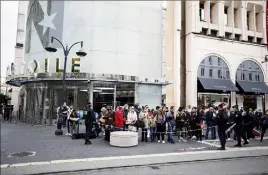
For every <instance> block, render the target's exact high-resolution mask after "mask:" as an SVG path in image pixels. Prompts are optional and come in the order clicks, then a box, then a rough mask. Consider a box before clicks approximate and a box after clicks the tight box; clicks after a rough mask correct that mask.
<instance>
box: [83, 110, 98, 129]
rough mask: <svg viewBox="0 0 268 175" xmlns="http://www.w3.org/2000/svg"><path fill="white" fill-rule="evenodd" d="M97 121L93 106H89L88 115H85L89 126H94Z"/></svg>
mask: <svg viewBox="0 0 268 175" xmlns="http://www.w3.org/2000/svg"><path fill="white" fill-rule="evenodd" d="M95 121H96V117H95V112H94V111H93V109H92V108H89V109H88V111H87V115H86V117H85V124H86V125H89V126H93V124H94V123H95Z"/></svg>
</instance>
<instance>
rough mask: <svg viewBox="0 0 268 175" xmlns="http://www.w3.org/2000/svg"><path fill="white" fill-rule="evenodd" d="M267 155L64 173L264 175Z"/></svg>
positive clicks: (267, 169)
mask: <svg viewBox="0 0 268 175" xmlns="http://www.w3.org/2000/svg"><path fill="white" fill-rule="evenodd" d="M267 165H268V157H256V158H243V159H231V160H219V161H204V162H193V163H181V164H166V165H155V166H139V167H129V168H114V169H103V170H91V171H81V172H72V173H60V174H64V175H113V174H114V175H137V174H139V175H203V174H206V175H210V174H211V175H227V174H228V175H238V174H239V175H265V174H268V167H267Z"/></svg>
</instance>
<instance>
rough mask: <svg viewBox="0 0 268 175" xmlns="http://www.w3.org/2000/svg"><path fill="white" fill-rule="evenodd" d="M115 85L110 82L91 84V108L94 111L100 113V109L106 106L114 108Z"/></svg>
mask: <svg viewBox="0 0 268 175" xmlns="http://www.w3.org/2000/svg"><path fill="white" fill-rule="evenodd" d="M114 92H115V83H111V82H94V83H93V108H94V111H96V112H100V110H101V108H102V107H103V106H104V105H106V106H111V107H112V108H113V107H114V101H115V96H114Z"/></svg>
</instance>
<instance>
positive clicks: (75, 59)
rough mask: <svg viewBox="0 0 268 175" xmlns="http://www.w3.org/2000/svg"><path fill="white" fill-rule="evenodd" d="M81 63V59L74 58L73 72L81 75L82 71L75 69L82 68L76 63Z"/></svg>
mask: <svg viewBox="0 0 268 175" xmlns="http://www.w3.org/2000/svg"><path fill="white" fill-rule="evenodd" d="M78 61H79V62H80V58H72V72H76V73H79V72H80V70H79V69H75V67H80V64H79V63H75V62H78Z"/></svg>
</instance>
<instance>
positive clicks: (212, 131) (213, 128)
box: [206, 124, 216, 139]
mask: <svg viewBox="0 0 268 175" xmlns="http://www.w3.org/2000/svg"><path fill="white" fill-rule="evenodd" d="M209 131H210V133H211V138H212V139H215V134H216V133H215V132H216V131H215V127H213V125H212V124H207V131H206V139H208V133H209Z"/></svg>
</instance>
